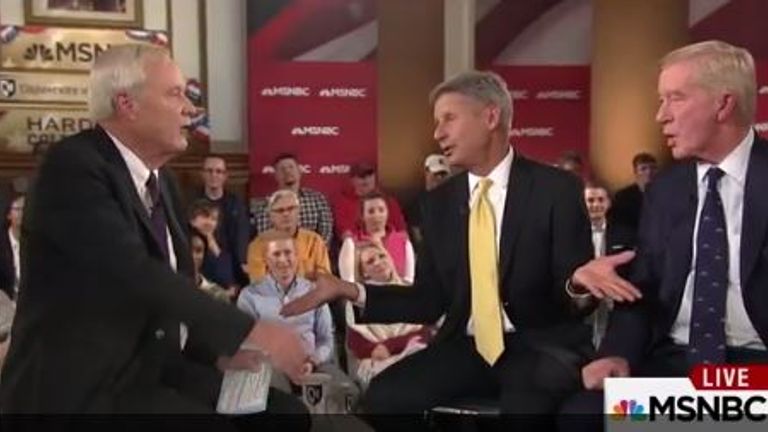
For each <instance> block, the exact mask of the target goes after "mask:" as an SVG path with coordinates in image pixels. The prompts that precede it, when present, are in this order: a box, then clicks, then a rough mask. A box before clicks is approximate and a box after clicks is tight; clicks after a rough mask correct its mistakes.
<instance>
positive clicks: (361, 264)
mask: <svg viewBox="0 0 768 432" xmlns="http://www.w3.org/2000/svg"><path fill="white" fill-rule="evenodd" d="M355 262H356V265H355V269H356V272H357V277H356V279H357V280H359V281H362V282H365V283H366V285H367V286H368V287H371V286H375V285H377V284H379V285H384V284H401V283H402V281H401V280H400V278H399V276H398V275H397V272H396V271H395V268H394V266H393V264H392V259H391V258H390V256H389V254H388V253H387V251H386V250H384V248H382V247H381V245H380V244H378V243H374V242H371V241H362V242H360V243H358V244H357V247H356V250H355ZM371 289H375V288H371ZM404 289H408V288H404ZM346 314H347V349H348V350H349V351H350V352H351V353H352V355H353V357H354V359H356V360H358V363H357V366H354V365H352V364H351V365H350V367H349V370H350V373H351V374H352V375H353V376H354V377H355V379H356V380H357V381H358V382H359V383H360V384H361V386H363V387H366V386H367V385H368V383H369V382H370V381H371V379H372V378H373V377H374V376H376V375H377V374H378V373H379V372H381V371H382V370H384V369H386V368H387V367H389V366H391V365H392V364H394V363H396V362H397V361H399V360H400V359H402V358H403V357H405V356H408V355H410V354H413V353H414V352H416V351H418V350H421V349H423V348H424V347H426V346H427V341H428V340H429V337H430V336H431V333H432V329H431V328H430V327H429V326H424V325H416V324H403V323H397V324H356V323H355V317H354V313H353V311H352V305H351V304H349V303H348V304H347V310H346Z"/></svg>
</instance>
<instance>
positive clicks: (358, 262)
mask: <svg viewBox="0 0 768 432" xmlns="http://www.w3.org/2000/svg"><path fill="white" fill-rule="evenodd" d="M368 249H376V250H377V251H378V252H383V253H384V255H386V260H387V264H388V265H389V269H390V272H391V273H390V274H391V275H392V276H391V277H390V280H389V281H387V282H389V283H393V284H401V283H402V282H403V281H402V279H400V276H399V275H398V274H397V270H395V264H394V261H393V260H392V256H390V255H389V252H387V250H386V249H385V248H383V247H382V246H381V245H380V244H378V243H374V242H372V241H370V240H362V241H358V242H356V243H355V280H356V281H357V282H364V281H365V280H366V278H365V275H364V274H363V260H362V259H361V257H362V255H363V251H365V250H368Z"/></svg>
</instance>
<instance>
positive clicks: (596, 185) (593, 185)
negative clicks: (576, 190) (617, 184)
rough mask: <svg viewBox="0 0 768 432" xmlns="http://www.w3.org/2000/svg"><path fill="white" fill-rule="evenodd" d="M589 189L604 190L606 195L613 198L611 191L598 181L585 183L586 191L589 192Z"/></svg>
mask: <svg viewBox="0 0 768 432" xmlns="http://www.w3.org/2000/svg"><path fill="white" fill-rule="evenodd" d="M587 189H602V190H604V191H605V193H606V194H607V195H608V197H609V198H610V197H611V191H610V189H608V187H607V186H606V185H605V184H603V183H600V182H598V181H595V180H590V181H587V182H585V183H584V190H587Z"/></svg>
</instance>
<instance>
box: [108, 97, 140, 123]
mask: <svg viewBox="0 0 768 432" xmlns="http://www.w3.org/2000/svg"><path fill="white" fill-rule="evenodd" d="M112 105H113V106H114V109H115V114H117V115H118V116H128V117H130V118H133V116H135V114H136V107H137V105H136V100H135V99H134V98H132V97H131V96H130V95H128V93H125V92H120V93H118V94H117V95H115V97H114V99H112Z"/></svg>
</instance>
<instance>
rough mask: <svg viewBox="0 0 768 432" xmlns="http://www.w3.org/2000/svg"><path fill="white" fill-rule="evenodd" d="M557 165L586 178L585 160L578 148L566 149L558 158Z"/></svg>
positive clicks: (581, 177)
mask: <svg viewBox="0 0 768 432" xmlns="http://www.w3.org/2000/svg"><path fill="white" fill-rule="evenodd" d="M557 167H558V168H560V169H561V170H564V171H568V172H569V173H571V174H573V175H575V176H576V177H578V178H580V179H584V175H585V173H584V160H583V159H582V158H581V155H580V154H579V152H577V151H576V150H566V151H564V152H563V153H562V154H561V155H560V157H559V158H558V160H557Z"/></svg>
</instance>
